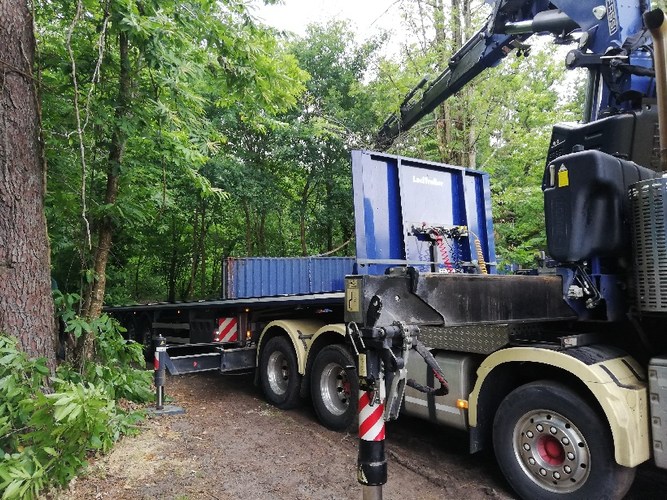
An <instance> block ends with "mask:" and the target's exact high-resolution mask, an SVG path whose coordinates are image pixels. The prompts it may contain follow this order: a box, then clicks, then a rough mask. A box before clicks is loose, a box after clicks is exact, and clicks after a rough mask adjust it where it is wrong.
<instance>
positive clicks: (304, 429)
mask: <svg viewBox="0 0 667 500" xmlns="http://www.w3.org/2000/svg"><path fill="white" fill-rule="evenodd" d="M252 382H253V379H252V376H251V375H242V376H222V375H219V374H213V373H209V374H197V375H186V376H181V377H173V378H169V379H168V381H167V386H166V392H167V395H168V396H170V397H171V398H173V403H174V404H177V405H179V406H181V407H182V408H184V409H185V411H186V412H185V414H183V415H177V416H159V417H153V418H150V419H149V420H148V421H147V422H146V424H145V425H144V429H143V432H142V433H141V434H140V435H138V436H134V437H129V438H125V439H123V440H122V441H121V442H120V443H118V445H117V446H116V447H115V448H114V449H113V451H112V452H111V453H109V454H108V455H106V456H103V457H96V458H94V459H93V460H91V463H90V465H89V467H88V469H87V470H86V471H85V472H84V473H83V474H81V475H80V476H79V477H78V478H76V479H75V480H74V481H73V482H72V483H71V485H70V487H69V488H68V489H67V490H65V491H61V492H59V493H57V494H55V495H53V497H54V498H55V499H57V500H65V499H73V500H83V499H86V500H88V499H114V500H115V499H155V498H159V499H179V500H186V499H257V498H262V499H267V500H268V499H352V498H354V499H357V498H361V495H362V490H361V486H360V485H359V484H358V483H357V481H356V460H357V437H356V435H355V434H348V433H336V432H332V431H329V430H327V429H325V428H324V427H322V426H321V425H319V424H318V422H317V419H316V417H315V414H314V412H313V411H312V410H311V409H310V407H309V405H308V403H305V404H304V405H303V407H302V408H299V409H297V410H291V411H281V410H277V409H275V408H273V407H272V406H270V405H269V404H267V403H266V402H265V401H264V400H263V398H262V396H261V394H260V393H259V391H258V389H257V388H255V386H254V385H253V383H252ZM386 446H387V456H388V463H389V474H388V475H389V478H388V482H387V484H386V485H385V486H384V491H383V493H384V497H385V498H387V499H393V498H401V499H405V500H410V499H424V500H426V499H435V498H439V499H442V498H452V499H454V498H466V499H467V500H479V499H511V498H514V496H513V494H512V491H511V489H510V488H509V486H508V485H507V484H506V483H505V480H504V479H503V477H502V475H501V474H500V471H499V470H498V467H497V465H496V463H495V459H494V457H493V454H492V453H489V452H482V453H479V454H476V455H469V454H468V450H467V447H468V441H467V436H466V435H465V434H464V433H461V432H457V431H452V430H449V429H444V428H442V427H437V426H434V425H431V424H429V423H424V422H422V421H419V420H414V419H403V418H401V419H399V421H397V422H391V423H390V424H388V426H387V441H386ZM665 491H667V474H665V473H664V472H663V471H658V470H657V469H655V468H653V467H650V466H644V467H642V468H641V469H640V471H639V474H638V479H637V481H636V482H635V485H634V486H633V488H632V490H631V491H630V494H629V495H628V498H629V499H633V500H639V499H642V500H647V499H651V498H665V493H664V492H665Z"/></svg>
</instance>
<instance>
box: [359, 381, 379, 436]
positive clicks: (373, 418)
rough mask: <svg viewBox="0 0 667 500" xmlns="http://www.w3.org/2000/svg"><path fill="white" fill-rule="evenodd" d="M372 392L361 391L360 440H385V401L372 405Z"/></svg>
mask: <svg viewBox="0 0 667 500" xmlns="http://www.w3.org/2000/svg"><path fill="white" fill-rule="evenodd" d="M373 396H374V395H373V393H372V392H366V391H359V439H362V440H364V441H382V440H384V404H383V403H384V400H381V401H382V402H380V403H377V402H376V403H375V404H373V405H371V403H372V401H371V399H372V398H373Z"/></svg>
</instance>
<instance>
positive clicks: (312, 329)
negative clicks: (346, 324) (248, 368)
mask: <svg viewBox="0 0 667 500" xmlns="http://www.w3.org/2000/svg"><path fill="white" fill-rule="evenodd" d="M320 328H322V322H321V321H317V320H310V319H298V320H296V319H295V320H289V319H281V320H275V321H271V322H270V323H269V324H268V325H266V326H265V327H264V330H263V331H262V333H261V335H260V336H259V340H258V342H257V360H256V363H257V365H259V360H260V355H261V352H262V348H263V347H264V346H265V345H266V342H267V341H268V340H269V339H271V338H273V337H280V336H285V337H287V338H289V340H290V342H291V343H292V347H293V348H294V352H295V353H296V360H297V365H298V372H299V374H300V375H304V374H305V372H306V359H307V355H308V349H309V346H310V342H311V340H312V338H313V337H314V335H315V333H316V332H317V331H318V330H319V329H320Z"/></svg>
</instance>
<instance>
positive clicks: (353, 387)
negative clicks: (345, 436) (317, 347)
mask: <svg viewBox="0 0 667 500" xmlns="http://www.w3.org/2000/svg"><path fill="white" fill-rule="evenodd" d="M353 366H355V364H354V360H353V359H352V356H351V355H350V353H349V352H348V350H347V349H345V347H343V346H341V345H330V346H327V347H325V348H324V349H322V350H321V351H320V352H319V353H318V354H317V356H316V357H315V361H314V362H313V368H312V371H311V378H310V393H311V397H312V400H313V407H314V408H315V413H317V417H318V418H319V419H320V422H322V425H324V426H325V427H327V428H329V429H331V430H334V431H342V430H347V429H349V428H350V427H352V426H353V425H356V421H357V402H358V394H359V380H358V378H357V377H356V370H355V371H354V372H353V373H351V372H350V371H349V370H348V369H349V367H353ZM346 368H348V369H346Z"/></svg>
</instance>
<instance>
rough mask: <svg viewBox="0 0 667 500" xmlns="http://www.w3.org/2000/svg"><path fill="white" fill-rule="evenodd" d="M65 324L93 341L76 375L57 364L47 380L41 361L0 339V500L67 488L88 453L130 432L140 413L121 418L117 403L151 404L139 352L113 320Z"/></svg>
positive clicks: (148, 374) (72, 318) (72, 320)
mask: <svg viewBox="0 0 667 500" xmlns="http://www.w3.org/2000/svg"><path fill="white" fill-rule="evenodd" d="M63 318H65V316H63ZM65 319H66V322H65V324H66V328H68V329H73V328H83V329H85V330H86V331H87V332H89V333H91V334H93V335H95V338H96V351H95V358H94V360H92V361H89V362H87V363H86V364H85V366H84V369H83V370H82V372H78V371H76V370H74V369H72V367H71V366H69V365H62V366H60V367H59V368H58V370H57V372H56V376H55V377H49V370H48V368H47V367H46V363H45V361H44V360H43V359H36V360H30V359H28V358H27V356H26V355H25V354H24V353H22V352H20V351H19V350H18V348H17V343H16V341H15V340H14V339H11V338H9V337H7V336H4V335H0V494H1V495H2V496H1V498H2V500H5V499H10V498H35V497H37V496H38V494H39V492H40V491H42V490H43V489H44V488H46V487H48V486H50V485H51V484H58V485H66V484H67V483H68V482H69V481H70V480H71V479H72V478H73V477H74V476H75V475H76V474H77V472H78V471H79V470H80V469H81V467H82V466H83V465H84V464H85V459H86V455H87V454H88V453H90V452H91V451H98V450H99V451H103V452H104V451H107V450H109V449H110V448H111V446H112V445H113V443H114V442H115V441H116V440H118V438H119V437H120V436H121V435H123V434H127V433H131V432H133V431H135V430H136V429H137V423H138V422H139V421H140V420H141V419H142V418H143V417H144V413H143V412H141V411H125V410H124V409H123V408H121V407H120V405H119V404H118V401H120V400H130V401H133V402H146V401H150V400H151V399H152V398H153V393H152V391H151V389H150V384H151V372H150V371H146V370H144V369H140V368H138V367H140V366H142V365H143V356H142V350H141V346H139V345H138V344H136V343H134V342H131V341H126V340H124V339H123V338H122V336H121V331H122V328H121V327H120V325H119V324H118V323H117V322H116V321H115V320H113V319H111V318H109V317H108V316H106V315H105V316H102V317H101V318H99V319H97V320H94V321H92V322H90V323H86V322H84V321H83V320H81V319H80V318H78V317H76V315H70V316H69V317H67V318H65ZM70 331H71V330H70Z"/></svg>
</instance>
